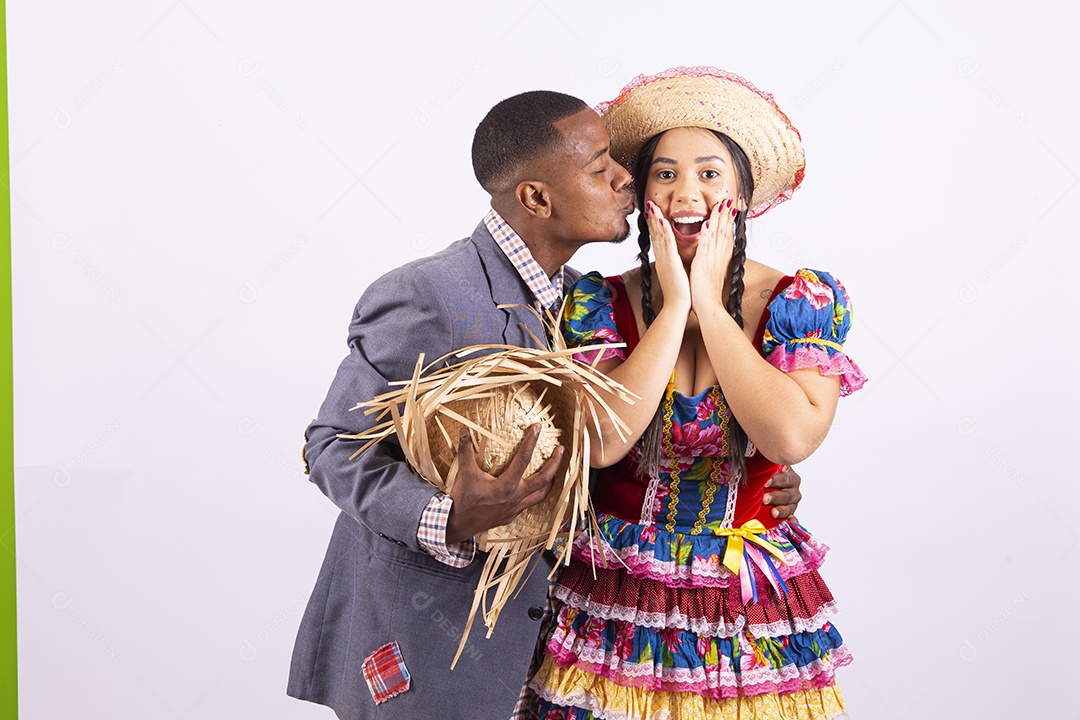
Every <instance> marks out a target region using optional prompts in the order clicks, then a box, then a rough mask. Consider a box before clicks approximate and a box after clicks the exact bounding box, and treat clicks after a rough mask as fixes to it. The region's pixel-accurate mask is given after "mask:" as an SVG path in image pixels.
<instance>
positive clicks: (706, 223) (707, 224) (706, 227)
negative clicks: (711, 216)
mask: <svg viewBox="0 0 1080 720" xmlns="http://www.w3.org/2000/svg"><path fill="white" fill-rule="evenodd" d="M705 229H706V230H708V229H709V221H708V220H706V221H705Z"/></svg>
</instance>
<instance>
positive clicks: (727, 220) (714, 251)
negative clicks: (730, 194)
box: [690, 200, 735, 308]
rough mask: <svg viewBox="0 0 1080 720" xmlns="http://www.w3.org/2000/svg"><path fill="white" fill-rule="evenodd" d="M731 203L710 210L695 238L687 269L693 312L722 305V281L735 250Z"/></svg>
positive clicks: (721, 204)
mask: <svg viewBox="0 0 1080 720" xmlns="http://www.w3.org/2000/svg"><path fill="white" fill-rule="evenodd" d="M732 203H733V201H732V200H721V201H720V202H718V203H716V205H714V206H713V209H712V210H711V211H710V212H709V217H708V219H707V220H706V221H705V225H704V226H703V227H702V228H701V234H700V235H698V247H697V253H696V254H695V255H694V262H693V263H691V265H690V290H691V293H692V298H693V305H694V307H695V308H704V307H712V306H716V305H722V304H723V287H724V281H725V280H726V279H727V276H728V268H729V266H730V265H731V255H732V252H733V250H734V247H735V239H734V234H733V223H732V220H733V219H734V215H733V214H732V212H731V207H732Z"/></svg>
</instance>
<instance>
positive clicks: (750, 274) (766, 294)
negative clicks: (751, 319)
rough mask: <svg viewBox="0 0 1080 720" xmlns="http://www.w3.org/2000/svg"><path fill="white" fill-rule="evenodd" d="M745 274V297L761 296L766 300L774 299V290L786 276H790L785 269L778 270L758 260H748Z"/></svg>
mask: <svg viewBox="0 0 1080 720" xmlns="http://www.w3.org/2000/svg"><path fill="white" fill-rule="evenodd" d="M745 268H746V270H745V273H746V274H745V275H744V276H743V287H744V290H743V297H750V296H753V297H756V298H761V299H762V300H764V301H765V302H768V301H769V300H770V299H772V295H773V291H774V290H775V289H776V286H777V285H778V284H779V283H780V281H781V280H783V279H784V278H785V277H790V275H788V274H787V273H785V272H784V271H783V270H777V269H776V268H774V267H770V266H768V265H766V264H764V263H759V262H757V261H756V260H750V259H749V258H748V259H747V260H746V265H745Z"/></svg>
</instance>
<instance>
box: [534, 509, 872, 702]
mask: <svg viewBox="0 0 1080 720" xmlns="http://www.w3.org/2000/svg"><path fill="white" fill-rule="evenodd" d="M600 535H601V539H602V540H603V542H599V543H596V542H595V541H594V543H593V544H590V542H589V540H588V539H587V538H585V537H582V538H580V539H579V540H578V542H577V543H576V544H575V547H574V552H573V560H572V561H571V564H570V566H569V567H567V568H566V569H564V570H563V572H562V574H561V575H560V577H559V580H558V583H557V585H556V588H555V598H556V601H557V603H556V613H557V615H556V622H555V624H554V629H553V632H552V634H551V636H550V638H549V639H548V640H547V644H546V647H545V652H544V660H543V663H542V665H541V667H540V669H539V671H538V672H537V674H536V675H535V676H534V678H533V680H532V683H531V687H532V688H533V690H534V691H535V692H536V694H537V695H538V697H539V698H540V702H539V705H538V707H537V713H536V717H537V718H539V719H540V720H569V719H571V718H573V719H574V720H580V719H583V718H605V719H606V720H631V719H633V720H639V719H642V718H649V719H653V718H655V719H661V718H662V719H664V720H705V719H706V718H732V719H733V720H734V719H735V718H738V720H748V719H752V720H765V719H770V720H771V719H772V718H776V719H780V718H797V719H799V720H810V719H811V718H812V719H814V720H824V719H826V718H836V717H842V716H843V714H844V701H843V698H842V696H841V694H840V690H839V688H838V687H837V686H836V679H835V670H836V668H838V667H841V666H843V665H847V664H848V663H849V662H851V656H850V654H849V653H848V649H847V647H846V646H845V645H844V644H843V640H842V639H841V637H840V633H839V632H837V630H836V628H835V627H833V626H832V624H831V623H830V622H829V618H830V617H831V616H832V615H833V614H834V613H835V611H836V607H835V603H834V601H833V597H832V593H831V592H830V591H829V589H828V587H826V586H825V583H824V582H823V581H822V579H821V576H820V575H819V574H818V568H819V567H820V566H821V564H822V562H823V560H824V557H825V553H826V552H827V551H828V548H827V547H826V546H825V545H824V544H823V543H821V542H820V541H818V540H815V539H814V538H813V537H812V536H811V535H810V534H809V533H808V532H807V531H806V529H805V528H803V527H802V526H801V525H799V524H798V523H794V522H781V523H780V524H779V525H777V526H776V527H774V528H772V529H770V530H767V531H766V532H764V533H763V534H762V535H761V537H762V538H763V539H764V540H766V541H767V542H768V543H769V544H770V545H772V546H773V547H774V548H776V549H777V550H778V551H779V552H778V553H776V555H778V556H779V555H782V556H783V560H782V562H781V561H779V559H778V558H777V559H776V560H775V561H774V560H770V561H768V562H762V561H761V560H758V561H756V564H755V562H754V561H752V559H751V557H750V554H749V553H748V554H747V555H746V560H745V562H744V563H743V564H742V567H741V569H740V571H739V573H733V572H732V571H731V570H729V569H728V568H727V567H725V566H724V562H723V559H724V558H725V551H726V550H727V543H728V542H730V541H731V538H730V537H726V536H716V535H712V534H709V535H705V534H702V535H695V536H691V535H687V534H684V533H680V532H668V531H666V530H664V529H662V528H657V527H656V526H655V525H637V524H633V523H628V522H625V521H623V520H620V519H618V518H615V517H612V516H609V515H601V521H600ZM736 542H738V541H736ZM750 544H751V543H749V542H747V543H746V545H747V547H749V545H750ZM755 570H756V572H755ZM742 574H746V575H747V577H746V578H743V577H740V575H742ZM748 582H749V586H748V585H747V583H748ZM748 588H749V589H748Z"/></svg>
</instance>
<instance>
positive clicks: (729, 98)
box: [596, 67, 806, 217]
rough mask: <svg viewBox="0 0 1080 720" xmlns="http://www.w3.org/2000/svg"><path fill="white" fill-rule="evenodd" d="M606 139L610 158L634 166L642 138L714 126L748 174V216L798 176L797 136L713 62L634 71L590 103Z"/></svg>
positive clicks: (773, 109)
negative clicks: (746, 164)
mask: <svg viewBox="0 0 1080 720" xmlns="http://www.w3.org/2000/svg"><path fill="white" fill-rule="evenodd" d="M596 112H598V113H599V114H600V115H601V116H602V117H603V120H604V125H606V126H607V131H608V134H609V135H610V136H611V156H612V157H613V158H615V160H616V161H617V162H619V163H621V164H622V165H623V166H624V167H626V168H627V169H629V170H631V171H632V170H633V168H634V162H635V161H636V160H637V154H638V151H639V150H640V149H641V146H642V145H644V144H645V142H646V141H647V140H649V138H651V137H653V136H654V135H659V134H660V133H662V132H664V131H665V130H671V129H672V128H677V127H700V128H707V129H709V130H719V131H720V132H722V133H724V134H725V135H727V136H728V137H730V138H731V139H732V140H734V141H735V142H736V143H738V145H739V147H741V148H742V149H743V152H745V153H746V157H747V158H748V159H749V160H750V167H751V169H752V171H753V175H754V196H753V198H752V199H751V202H750V213H749V216H750V217H756V216H758V215H761V214H762V213H764V212H765V211H766V210H768V209H769V208H771V207H773V206H774V205H777V204H778V203H781V202H783V201H785V200H787V199H789V198H790V197H791V195H792V193H794V191H795V188H797V187H798V186H799V184H800V183H801V182H802V179H803V172H804V170H805V167H806V161H805V159H804V157H803V148H802V137H801V136H800V135H799V131H798V130H796V129H795V126H794V125H792V124H791V121H790V120H788V117H787V115H785V114H784V113H783V111H782V110H780V108H779V107H778V106H777V104H776V101H775V100H773V96H772V95H770V94H769V93H767V92H763V91H761V90H758V89H757V88H756V87H754V85H753V84H752V83H750V81H748V80H746V79H744V78H741V77H739V76H738V75H735V74H733V73H729V72H725V71H724V70H719V69H717V68H713V67H690V68H684V67H680V68H674V69H672V70H666V71H664V72H662V73H660V74H658V75H639V76H637V77H636V78H634V79H633V80H632V81H630V84H628V85H627V86H626V87H624V88H623V89H622V92H620V93H619V96H618V97H617V98H615V99H614V100H611V101H609V102H604V103H601V104H599V105H597V106H596Z"/></svg>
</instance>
